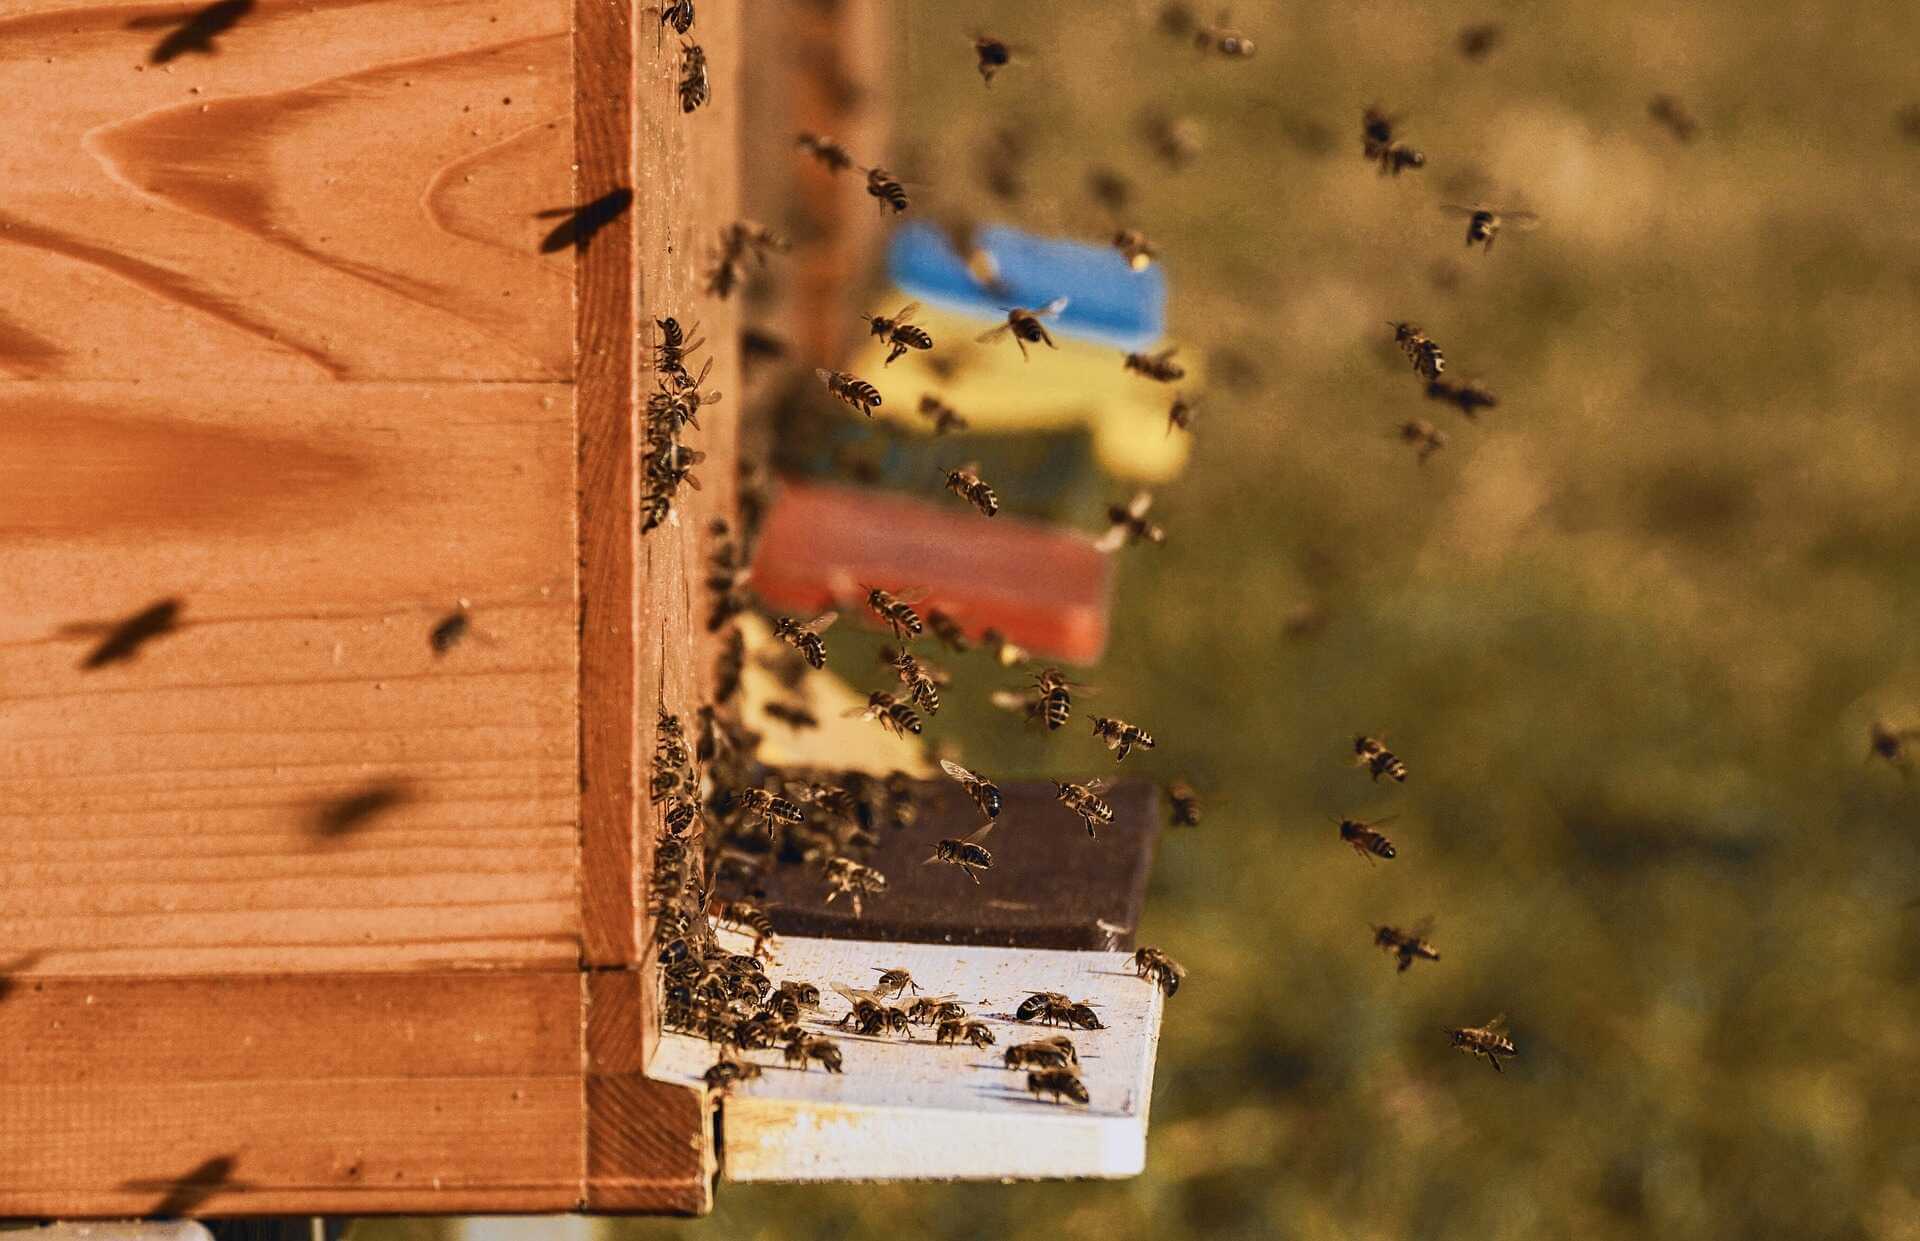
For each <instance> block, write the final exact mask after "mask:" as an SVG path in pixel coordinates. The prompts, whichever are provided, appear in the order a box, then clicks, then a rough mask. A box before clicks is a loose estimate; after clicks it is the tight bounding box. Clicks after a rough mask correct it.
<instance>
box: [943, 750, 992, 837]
mask: <svg viewBox="0 0 1920 1241" xmlns="http://www.w3.org/2000/svg"><path fill="white" fill-rule="evenodd" d="M940 770H942V771H944V772H946V773H947V774H948V775H949V776H952V777H953V778H954V779H955V780H958V781H959V782H960V787H961V788H963V789H965V790H966V792H967V796H968V797H971V798H972V799H973V804H974V805H976V806H978V807H979V808H980V813H981V814H983V815H985V816H986V817H987V820H988V821H989V822H991V821H992V820H994V819H997V818H999V817H1000V805H1001V798H1000V786H999V785H997V784H995V783H994V782H993V781H991V780H989V779H987V778H986V777H985V776H981V775H976V774H975V773H973V772H971V771H968V770H967V769H966V768H965V767H962V766H961V765H960V764H958V763H956V762H954V761H953V760H952V759H950V758H943V759H941V760H940Z"/></svg>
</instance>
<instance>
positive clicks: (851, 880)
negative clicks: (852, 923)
mask: <svg viewBox="0 0 1920 1241" xmlns="http://www.w3.org/2000/svg"><path fill="white" fill-rule="evenodd" d="M822 877H823V878H824V879H825V880H826V884H827V900H826V903H827V904H829V905H831V904H833V902H834V900H835V899H836V898H838V897H841V896H845V897H846V898H847V903H848V904H849V905H851V906H852V907H853V916H854V917H856V918H858V917H860V916H861V914H862V913H863V912H864V911H865V904H866V898H867V897H869V896H880V895H883V894H885V892H886V890H887V877H886V876H885V875H884V874H882V873H881V872H880V871H878V870H876V869H874V868H873V867H871V866H869V865H867V864H866V863H865V862H858V861H855V860H854V859H853V858H850V857H830V858H828V859H827V860H826V862H825V864H824V866H823V869H822Z"/></svg>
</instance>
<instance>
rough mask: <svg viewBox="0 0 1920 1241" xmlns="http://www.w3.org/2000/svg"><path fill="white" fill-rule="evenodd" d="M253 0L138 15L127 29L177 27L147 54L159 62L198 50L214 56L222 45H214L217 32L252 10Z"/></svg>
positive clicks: (231, 0) (225, 0)
mask: <svg viewBox="0 0 1920 1241" xmlns="http://www.w3.org/2000/svg"><path fill="white" fill-rule="evenodd" d="M253 2H254V0H216V2H215V3H213V4H209V5H208V6H207V7H206V8H204V9H198V10H195V11H194V12H192V13H189V14H187V15H186V16H185V17H183V18H173V17H136V18H134V19H133V20H132V21H130V22H128V23H127V29H128V30H156V29H161V28H163V27H167V26H172V27H174V30H173V32H172V33H171V34H169V35H167V37H166V38H164V39H162V40H160V42H158V43H156V44H154V47H153V51H151V52H149V53H148V54H147V60H148V61H149V62H150V63H152V64H156V65H164V64H166V63H167V62H168V61H170V60H172V59H174V58H175V57H177V56H184V55H185V54H186V53H188V52H199V53H200V54H202V55H204V56H211V55H213V54H214V53H215V52H216V51H218V50H219V49H217V48H215V47H214V45H213V40H214V36H216V35H221V34H225V33H226V32H227V31H229V30H231V29H232V28H233V26H234V24H235V23H236V22H238V21H239V20H240V19H241V18H243V17H245V16H246V15H247V14H248V13H251V12H252V11H253Z"/></svg>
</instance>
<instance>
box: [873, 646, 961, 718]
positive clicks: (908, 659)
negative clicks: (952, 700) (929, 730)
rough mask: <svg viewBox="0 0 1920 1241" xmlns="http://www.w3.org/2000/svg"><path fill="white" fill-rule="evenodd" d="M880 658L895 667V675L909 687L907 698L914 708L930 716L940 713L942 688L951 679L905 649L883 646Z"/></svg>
mask: <svg viewBox="0 0 1920 1241" xmlns="http://www.w3.org/2000/svg"><path fill="white" fill-rule="evenodd" d="M880 658H881V659H882V660H883V661H885V662H886V663H889V664H891V665H893V674H894V675H895V676H897V677H899V678H900V683H901V684H902V685H904V686H906V687H907V697H908V698H910V699H911V700H912V701H913V705H914V706H916V707H918V708H920V709H921V710H922V711H925V712H926V713H927V714H928V715H938V714H939V713H940V687H941V686H942V685H945V684H946V683H947V681H948V679H949V678H948V676H947V674H946V673H945V672H942V671H941V670H940V669H938V668H935V667H934V666H933V665H932V664H929V663H926V662H925V661H923V660H921V659H920V658H919V657H918V656H916V655H915V654H914V653H913V652H912V651H909V650H905V649H900V650H896V649H895V648H893V647H891V646H883V647H881V648H880Z"/></svg>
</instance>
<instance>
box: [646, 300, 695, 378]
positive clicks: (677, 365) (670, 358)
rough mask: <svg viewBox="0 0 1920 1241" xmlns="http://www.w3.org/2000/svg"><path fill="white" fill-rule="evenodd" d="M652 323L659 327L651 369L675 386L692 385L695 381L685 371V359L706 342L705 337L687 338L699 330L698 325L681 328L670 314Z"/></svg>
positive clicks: (678, 322)
mask: <svg viewBox="0 0 1920 1241" xmlns="http://www.w3.org/2000/svg"><path fill="white" fill-rule="evenodd" d="M653 323H654V326H655V327H657V328H659V329H660V343H659V344H657V345H655V346H654V347H653V369H654V370H655V371H656V372H657V373H658V374H660V375H661V376H662V377H664V378H666V379H669V380H672V381H673V383H674V385H675V386H676V387H689V388H690V387H694V386H695V384H696V381H695V380H694V379H693V377H692V376H691V375H689V374H688V373H687V359H688V358H689V357H691V356H693V354H694V352H695V351H696V350H698V349H699V348H700V347H701V346H702V345H704V344H706V339H705V338H704V337H702V338H700V339H697V340H689V339H688V338H689V337H692V336H693V335H694V333H696V332H698V331H699V330H700V327H699V325H698V324H695V325H694V326H693V328H691V329H690V330H682V329H681V327H680V321H679V320H678V319H675V318H674V317H673V316H671V315H669V316H668V317H666V318H664V319H655V320H654V321H653Z"/></svg>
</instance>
